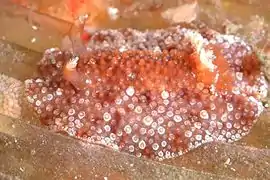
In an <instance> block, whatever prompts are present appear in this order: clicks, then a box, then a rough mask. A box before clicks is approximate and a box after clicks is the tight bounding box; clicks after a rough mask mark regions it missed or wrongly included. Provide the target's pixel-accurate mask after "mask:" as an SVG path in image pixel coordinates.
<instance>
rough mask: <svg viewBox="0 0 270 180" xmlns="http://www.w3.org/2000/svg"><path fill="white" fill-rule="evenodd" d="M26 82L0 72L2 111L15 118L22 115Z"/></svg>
mask: <svg viewBox="0 0 270 180" xmlns="http://www.w3.org/2000/svg"><path fill="white" fill-rule="evenodd" d="M23 93H24V84H23V83H22V82H21V81H19V80H17V79H14V78H11V77H8V76H6V75H4V74H0V113H1V114H4V115H6V116H9V117H13V118H20V117H21V113H22V112H21V111H22V108H21V103H20V101H21V100H22V97H23V96H22V94H23Z"/></svg>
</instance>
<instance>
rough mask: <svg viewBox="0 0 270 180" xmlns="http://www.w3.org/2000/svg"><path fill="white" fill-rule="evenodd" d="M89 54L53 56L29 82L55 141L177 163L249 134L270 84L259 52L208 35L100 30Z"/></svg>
mask: <svg viewBox="0 0 270 180" xmlns="http://www.w3.org/2000/svg"><path fill="white" fill-rule="evenodd" d="M86 46H87V50H85V51H84V52H81V53H80V54H74V53H71V52H69V51H61V50H60V49H56V48H55V49H48V50H46V52H45V53H44V57H43V58H42V60H41V61H40V62H39V64H38V68H39V72H40V73H39V76H38V77H35V78H33V79H28V80H27V81H26V95H27V99H28V101H29V104H30V106H31V107H32V108H33V109H34V110H35V112H36V114H37V116H38V117H39V118H40V120H41V122H42V123H43V124H45V125H46V126H48V127H49V129H51V130H53V131H55V132H65V133H67V134H68V135H70V136H73V137H76V138H80V139H83V140H86V141H89V142H91V143H95V144H100V145H104V146H107V147H111V148H113V149H116V150H119V151H122V152H127V153H130V154H133V155H135V156H137V157H141V156H143V157H149V158H153V159H158V160H162V159H167V158H171V157H176V156H179V155H182V154H183V153H186V152H188V151H190V150H192V149H194V148H196V147H199V146H200V145H202V144H204V143H207V142H212V141H222V142H233V141H236V140H239V139H240V138H241V137H243V136H245V135H247V134H248V133H249V131H250V130H251V128H252V126H253V125H254V123H255V122H256V121H257V119H258V117H259V115H260V114H261V113H262V111H263V109H264V107H263V104H262V102H261V101H262V99H263V98H264V97H266V95H267V88H268V87H267V81H266V79H265V77H264V74H263V73H262V72H261V71H260V63H259V60H258V58H257V56H256V54H255V52H254V51H253V49H252V47H251V46H249V45H248V44H246V43H245V42H244V41H243V40H241V39H240V38H239V37H235V36H232V35H224V34H220V33H218V32H215V31H212V30H210V29H207V28H205V27H195V26H187V25H176V26H173V27H169V28H166V29H157V30H145V31H139V30H135V29H129V28H127V29H114V30H112V29H109V30H99V31H97V32H95V33H93V34H91V38H90V40H89V42H87V44H86Z"/></svg>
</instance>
